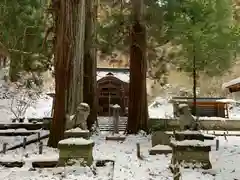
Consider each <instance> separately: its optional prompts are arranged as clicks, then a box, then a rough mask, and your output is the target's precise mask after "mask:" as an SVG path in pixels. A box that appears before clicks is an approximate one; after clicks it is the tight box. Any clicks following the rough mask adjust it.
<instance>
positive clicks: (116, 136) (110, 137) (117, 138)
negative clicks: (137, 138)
mask: <svg viewBox="0 0 240 180" xmlns="http://www.w3.org/2000/svg"><path fill="white" fill-rule="evenodd" d="M125 139H126V136H125V135H121V134H113V135H108V136H106V140H107V141H125Z"/></svg>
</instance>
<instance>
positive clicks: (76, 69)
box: [48, 0, 85, 147]
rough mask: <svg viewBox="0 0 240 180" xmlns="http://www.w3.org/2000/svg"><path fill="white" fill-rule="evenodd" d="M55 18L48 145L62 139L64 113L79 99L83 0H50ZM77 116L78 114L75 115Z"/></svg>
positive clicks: (83, 22) (82, 39) (75, 104)
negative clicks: (52, 100) (53, 90)
mask: <svg viewBox="0 0 240 180" xmlns="http://www.w3.org/2000/svg"><path fill="white" fill-rule="evenodd" d="M52 6H53V7H52V9H54V10H55V11H54V17H55V42H54V60H55V62H54V63H55V102H54V114H53V120H52V124H51V131H50V136H49V141H48V146H51V147H57V144H58V142H59V141H60V140H61V139H63V136H64V131H65V122H66V117H67V114H69V115H71V114H72V113H73V112H74V111H76V107H77V105H78V104H79V103H80V102H82V92H83V90H82V87H83V85H82V81H83V73H82V70H83V66H82V59H83V42H84V30H85V1H84V0H79V1H76V0H68V1H65V0H59V1H52ZM76 118H79V117H76Z"/></svg>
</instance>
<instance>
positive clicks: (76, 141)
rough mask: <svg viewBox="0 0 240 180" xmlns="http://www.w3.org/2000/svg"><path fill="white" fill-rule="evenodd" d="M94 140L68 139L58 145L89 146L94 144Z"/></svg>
mask: <svg viewBox="0 0 240 180" xmlns="http://www.w3.org/2000/svg"><path fill="white" fill-rule="evenodd" d="M93 143H94V142H93V140H86V139H84V138H68V139H64V140H61V141H59V143H58V144H69V145H89V144H93Z"/></svg>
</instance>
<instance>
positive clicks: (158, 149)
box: [149, 145, 172, 155]
mask: <svg viewBox="0 0 240 180" xmlns="http://www.w3.org/2000/svg"><path fill="white" fill-rule="evenodd" d="M169 153H172V148H171V147H170V146H167V145H156V146H154V147H152V148H151V149H150V150H149V155H156V154H169Z"/></svg>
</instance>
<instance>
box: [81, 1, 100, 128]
mask: <svg viewBox="0 0 240 180" xmlns="http://www.w3.org/2000/svg"><path fill="white" fill-rule="evenodd" d="M97 2H98V0H87V1H86V24H85V28H86V31H85V41H84V92H83V93H84V96H83V97H84V98H83V99H84V102H86V103H87V104H88V105H89V106H90V114H89V116H88V119H87V126H88V129H89V130H91V127H92V125H93V124H94V122H95V121H96V119H97V99H96V68H97V67H96V64H97V63H96V48H95V47H94V46H93V45H94V44H95V41H96V30H95V24H96V19H97V9H98V3H97Z"/></svg>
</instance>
